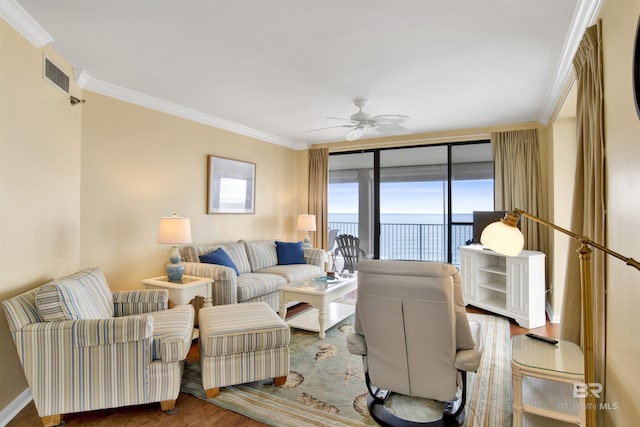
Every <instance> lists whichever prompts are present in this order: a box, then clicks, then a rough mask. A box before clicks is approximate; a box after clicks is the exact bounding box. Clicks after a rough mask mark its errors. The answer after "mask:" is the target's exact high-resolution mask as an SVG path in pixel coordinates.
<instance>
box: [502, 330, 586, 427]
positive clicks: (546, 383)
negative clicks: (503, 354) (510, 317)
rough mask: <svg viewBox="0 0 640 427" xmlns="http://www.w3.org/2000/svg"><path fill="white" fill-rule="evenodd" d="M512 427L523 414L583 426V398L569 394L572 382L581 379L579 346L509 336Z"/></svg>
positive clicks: (582, 377) (515, 426) (518, 422)
mask: <svg viewBox="0 0 640 427" xmlns="http://www.w3.org/2000/svg"><path fill="white" fill-rule="evenodd" d="M511 373H512V384H513V387H512V392H513V427H521V426H522V419H523V417H524V415H525V414H526V413H529V414H535V415H538V416H541V417H545V418H552V419H555V420H560V421H564V422H567V423H572V424H574V425H581V426H583V425H585V401H584V399H583V398H576V397H573V396H574V393H573V390H574V387H573V384H575V383H582V382H584V359H583V357H582V351H581V350H580V347H578V346H577V345H575V344H574V343H572V342H569V341H562V340H560V341H559V342H558V344H557V345H552V344H547V343H545V342H542V341H538V340H535V339H532V338H529V337H527V336H525V335H515V336H514V337H513V338H511Z"/></svg>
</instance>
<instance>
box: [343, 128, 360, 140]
mask: <svg viewBox="0 0 640 427" xmlns="http://www.w3.org/2000/svg"><path fill="white" fill-rule="evenodd" d="M362 134H364V127H363V126H358V127H355V128H353V129H351V130H350V131H349V132H347V135H346V136H345V139H346V140H347V141H355V140H356V139H358V138H360V137H361V136H362Z"/></svg>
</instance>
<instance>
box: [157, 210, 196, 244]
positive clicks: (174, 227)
mask: <svg viewBox="0 0 640 427" xmlns="http://www.w3.org/2000/svg"><path fill="white" fill-rule="evenodd" d="M158 243H162V244H166V245H183V244H187V243H191V223H190V222H189V218H183V217H179V216H177V215H173V216H171V217H162V218H160V226H159V227H158Z"/></svg>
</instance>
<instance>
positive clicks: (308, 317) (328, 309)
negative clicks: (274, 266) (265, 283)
mask: <svg viewBox="0 0 640 427" xmlns="http://www.w3.org/2000/svg"><path fill="white" fill-rule="evenodd" d="M357 287H358V277H357V276H354V277H348V278H340V281H339V282H338V283H336V284H329V285H326V284H323V283H315V282H313V281H312V280H307V281H304V282H300V283H294V284H291V285H288V286H284V287H282V288H280V310H279V313H280V317H281V318H282V319H286V317H287V303H288V302H291V301H301V302H306V303H308V304H310V305H312V306H313V308H312V309H311V310H306V311H304V312H302V313H300V314H299V315H297V316H295V317H292V318H291V319H289V320H287V324H288V325H289V326H291V327H294V328H298V329H304V330H305V331H313V332H318V336H319V337H320V338H321V339H324V337H325V331H326V330H327V329H329V328H331V327H332V326H333V325H335V324H336V323H338V322H340V321H341V320H343V319H345V318H347V317H349V316H350V315H351V314H353V313H354V312H355V310H356V306H355V305H353V304H342V303H340V302H338V301H336V300H337V299H339V298H342V297H344V296H345V295H346V294H347V293H349V292H351V291H353V290H354V289H357Z"/></svg>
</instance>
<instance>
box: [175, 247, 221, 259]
mask: <svg viewBox="0 0 640 427" xmlns="http://www.w3.org/2000/svg"><path fill="white" fill-rule="evenodd" d="M219 247H220V244H218V243H215V244H211V245H187V246H180V247H179V248H178V251H179V252H180V257H181V258H182V261H184V262H200V259H199V257H200V255H206V254H208V253H211V252H213V251H215V250H216V249H218V248H219Z"/></svg>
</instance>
